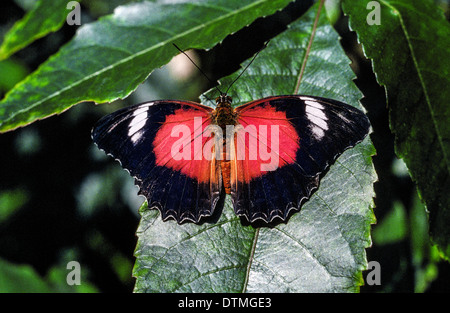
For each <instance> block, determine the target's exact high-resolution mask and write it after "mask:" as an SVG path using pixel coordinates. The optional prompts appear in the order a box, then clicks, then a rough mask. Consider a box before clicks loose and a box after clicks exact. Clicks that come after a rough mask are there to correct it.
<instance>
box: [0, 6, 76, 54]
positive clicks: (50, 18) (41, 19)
mask: <svg viewBox="0 0 450 313" xmlns="http://www.w3.org/2000/svg"><path fill="white" fill-rule="evenodd" d="M67 3H68V1H67V0H40V1H37V2H36V3H35V6H34V8H33V9H32V10H30V11H29V12H28V13H27V14H26V15H25V16H24V18H23V19H21V20H20V21H18V22H16V23H15V24H14V26H13V27H12V28H11V29H10V30H9V31H8V32H7V33H6V35H5V37H4V39H3V42H2V45H1V46H0V60H3V59H6V58H7V57H9V56H10V55H11V54H13V53H14V52H16V51H18V50H20V49H22V48H23V47H26V46H27V45H28V44H30V43H31V42H33V41H34V40H36V39H38V38H41V37H43V36H45V35H47V34H48V33H50V32H54V31H56V30H58V29H59V28H60V27H61V26H62V25H63V23H64V21H65V20H66V16H67V14H68V13H69V12H70V11H69V10H67V8H66V6H67Z"/></svg>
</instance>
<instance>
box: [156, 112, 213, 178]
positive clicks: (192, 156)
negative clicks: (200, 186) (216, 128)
mask: <svg viewBox="0 0 450 313" xmlns="http://www.w3.org/2000/svg"><path fill="white" fill-rule="evenodd" d="M210 124H211V118H210V116H209V115H208V114H207V113H206V112H202V111H199V110H195V109H183V108H182V109H178V110H175V112H174V114H172V115H168V116H167V117H166V121H165V122H164V123H163V124H162V125H161V127H160V128H159V130H158V133H157V134H156V136H155V139H154V140H153V151H154V153H155V158H156V161H155V163H156V165H158V166H165V167H168V168H171V169H173V170H176V171H180V172H181V173H183V174H185V175H187V176H188V177H191V178H195V179H197V181H198V182H209V181H210V180H211V168H210V167H211V160H210V159H209V160H208V156H212V155H213V147H214V145H213V143H214V137H213V135H212V134H211V132H210V131H209V130H207V129H206V128H207V127H208V126H209V125H210ZM208 135H209V136H208ZM208 148H209V149H210V150H209V151H211V153H203V151H205V152H208ZM204 155H206V156H207V157H206V158H205V157H204Z"/></svg>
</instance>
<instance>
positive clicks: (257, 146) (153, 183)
mask: <svg viewBox="0 0 450 313" xmlns="http://www.w3.org/2000/svg"><path fill="white" fill-rule="evenodd" d="M231 103H232V98H231V97H230V96H228V95H227V94H226V93H220V96H219V97H217V99H216V108H215V109H213V108H211V107H208V106H205V105H202V104H199V103H195V102H189V101H177V100H156V101H149V102H145V103H141V104H137V105H134V106H130V107H126V108H123V109H120V110H118V111H116V112H113V113H111V114H109V115H107V116H105V117H103V118H101V119H100V120H99V121H98V122H97V124H96V125H95V126H94V128H93V130H92V138H93V140H94V142H95V143H96V144H97V146H98V147H99V148H100V149H102V150H104V151H105V152H106V153H107V154H110V155H111V156H113V157H114V158H115V159H117V160H118V161H119V162H120V163H121V165H122V167H123V168H125V169H127V170H128V171H129V173H130V174H131V175H132V176H133V177H134V178H135V182H136V184H137V185H138V187H139V189H140V190H139V194H141V195H144V196H145V197H146V199H147V202H148V207H149V208H157V209H158V210H159V211H160V213H161V216H162V219H163V220H164V221H166V220H168V219H175V220H176V221H177V222H178V223H183V222H186V221H190V222H194V223H200V222H201V220H202V219H203V218H206V217H209V216H211V215H212V214H213V213H214V212H215V211H216V210H218V207H219V203H220V201H219V199H222V198H223V197H224V195H225V194H229V195H230V196H231V200H232V203H233V209H234V212H235V213H236V214H237V215H238V216H241V217H244V218H245V219H247V220H248V221H249V222H250V223H253V222H256V221H259V220H260V221H262V222H263V223H272V222H274V221H286V220H287V219H288V217H289V216H290V215H291V214H292V213H294V212H298V211H299V210H300V209H301V207H302V205H303V204H304V203H305V202H306V201H307V200H308V199H309V198H310V197H311V195H312V194H313V193H314V192H315V191H316V190H317V189H318V187H319V181H320V179H321V177H322V176H323V175H325V173H326V172H327V170H328V169H329V167H330V165H332V164H333V163H334V161H335V160H336V159H337V157H338V156H339V155H340V154H342V153H343V152H344V151H345V150H346V149H349V148H352V147H354V146H355V145H356V144H358V143H359V142H361V141H362V140H363V139H364V138H365V137H366V136H367V134H368V133H369V128H370V123H369V120H368V118H367V116H366V115H365V114H364V113H363V112H362V111H360V110H358V109H356V108H354V107H353V106H350V105H348V104H345V103H343V102H340V101H337V100H332V99H326V98H322V97H316V96H306V95H280V96H271V97H267V98H263V99H259V100H255V101H251V102H248V103H246V104H243V105H241V106H239V107H237V108H233V107H232V105H231Z"/></svg>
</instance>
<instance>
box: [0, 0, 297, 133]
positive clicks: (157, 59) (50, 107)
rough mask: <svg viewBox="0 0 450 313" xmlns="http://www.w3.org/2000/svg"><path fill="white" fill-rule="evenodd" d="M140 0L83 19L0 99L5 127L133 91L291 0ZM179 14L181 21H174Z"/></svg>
mask: <svg viewBox="0 0 450 313" xmlns="http://www.w3.org/2000/svg"><path fill="white" fill-rule="evenodd" d="M160 2H161V3H153V2H138V3H133V4H130V5H126V6H120V7H117V8H116V10H115V12H114V14H113V15H111V16H107V17H105V18H102V19H100V20H99V21H98V22H96V23H91V24H86V25H83V26H82V27H80V28H79V29H78V32H77V35H76V36H75V38H74V39H73V40H72V41H71V42H70V43H68V44H67V45H65V46H64V47H62V48H61V50H60V51H59V52H58V53H57V54H55V55H54V56H52V57H51V58H50V59H49V60H48V61H47V62H45V63H44V64H42V65H41V66H40V67H39V69H38V70H36V71H35V72H34V73H33V74H31V75H30V76H28V78H26V79H25V80H24V81H22V82H21V83H19V84H17V85H16V87H15V88H14V89H13V90H11V91H10V92H9V93H8V94H7V95H6V97H5V99H3V101H1V102H0V132H5V131H8V130H12V129H15V128H17V127H20V126H24V125H27V124H29V123H31V122H34V121H36V120H37V119H42V118H45V117H48V116H50V115H53V114H57V113H61V112H63V111H64V110H67V109H68V108H70V107H71V106H72V105H74V104H76V103H78V102H82V101H89V100H92V101H95V102H98V103H101V102H107V101H112V100H116V99H118V98H124V97H126V96H128V95H129V94H130V93H131V92H132V91H133V90H135V89H136V88H137V86H138V85H139V84H140V83H142V82H143V81H144V80H145V78H146V77H147V76H148V75H149V73H151V72H152V71H153V70H154V69H155V68H158V67H160V66H162V65H164V64H166V63H167V62H169V61H170V59H171V58H172V57H173V56H174V55H176V54H177V53H178V51H177V50H176V49H175V48H174V47H173V45H172V43H176V44H178V45H179V46H180V47H181V48H183V49H186V48H188V47H191V48H200V49H208V48H211V47H212V46H214V45H215V44H216V43H217V42H219V41H221V40H222V39H223V38H225V37H226V35H228V34H230V33H232V32H235V31H237V30H239V29H240V28H242V27H244V26H246V25H247V24H249V23H250V22H252V21H253V20H254V19H256V18H258V17H261V16H265V15H269V14H272V13H274V12H275V11H276V10H279V9H281V8H283V7H284V6H286V5H287V4H288V3H289V2H290V0H209V1H199V0H198V1H190V2H185V1H182V2H178V3H177V2H175V3H172V1H168V3H167V4H165V3H164V1H160ZM174 21H177V22H176V23H174Z"/></svg>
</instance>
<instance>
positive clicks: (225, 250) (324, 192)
mask: <svg viewBox="0 0 450 313" xmlns="http://www.w3.org/2000/svg"><path fill="white" fill-rule="evenodd" d="M323 11H324V10H322V14H321V15H320V19H319V20H318V24H317V26H315V24H314V21H315V19H316V17H317V16H316V14H317V12H318V6H317V5H316V6H314V7H313V8H311V10H310V11H308V13H306V14H305V15H304V16H303V17H302V18H300V19H299V20H298V21H296V22H294V23H293V24H292V25H291V27H290V28H289V29H288V30H287V31H286V32H284V33H282V34H281V35H279V36H277V37H276V38H274V39H272V40H271V41H270V43H269V46H268V47H267V48H265V49H264V50H263V51H261V53H260V54H259V55H258V57H257V58H256V60H255V61H254V63H252V65H251V66H250V67H249V68H248V70H247V72H245V74H244V75H243V76H242V77H241V78H240V80H238V81H237V82H236V84H235V85H233V88H232V91H230V94H231V95H232V96H234V102H235V103H236V104H239V103H242V102H245V101H248V100H250V99H256V98H260V97H263V96H268V95H276V94H293V93H296V92H297V90H296V89H297V87H296V86H297V83H298V82H299V79H301V80H300V85H299V92H300V93H303V94H311V95H317V96H325V97H330V98H334V99H338V100H342V101H345V102H347V103H350V104H352V105H354V106H357V107H360V105H359V102H358V100H359V98H361V94H360V92H359V91H358V90H357V88H356V87H355V85H354V84H353V82H352V79H353V78H354V75H353V73H352V71H351V69H350V67H349V60H348V58H347V57H346V56H345V53H344V52H343V50H342V48H341V47H340V45H339V38H338V35H337V34H336V32H335V31H334V30H333V28H332V27H331V26H330V25H329V23H328V20H327V18H326V15H325V13H324V12H323ZM302 68H304V71H303V72H302ZM237 74H238V73H235V74H233V75H231V77H227V78H225V79H223V80H222V84H223V85H225V86H227V85H228V84H229V83H230V82H231V80H232V79H234V78H235V77H236V75H237ZM300 76H301V77H300ZM373 154H374V148H373V145H372V144H371V142H370V139H369V138H368V137H367V138H366V139H365V140H364V141H363V142H362V143H361V144H359V145H357V146H356V147H355V148H353V149H350V150H347V151H346V152H345V153H344V154H343V155H342V156H341V157H340V158H339V159H338V160H337V162H336V163H335V165H333V166H332V167H331V169H330V171H329V172H328V174H327V175H326V176H325V177H324V178H323V179H322V181H321V186H320V188H319V190H318V191H317V192H316V193H315V194H314V195H313V197H312V198H311V199H310V201H309V202H307V203H306V204H305V205H304V206H303V208H302V210H301V211H300V212H299V213H297V214H295V215H293V216H292V217H291V218H290V220H289V221H288V222H287V223H286V224H279V225H277V226H275V227H272V228H268V227H262V228H255V227H253V226H246V225H243V224H242V223H241V220H240V219H239V218H238V217H237V216H236V215H235V214H234V212H233V209H232V206H231V201H230V199H229V198H227V199H226V201H225V207H224V209H223V212H222V216H221V217H220V218H219V220H218V221H217V223H205V224H203V225H194V224H190V223H188V224H182V225H178V224H177V223H176V222H175V221H172V220H170V221H167V222H162V220H161V218H160V216H159V212H158V211H157V210H149V209H148V208H147V206H146V205H145V204H144V205H143V206H142V207H141V210H140V213H141V215H142V219H141V222H140V226H139V228H138V232H137V234H138V237H139V239H138V244H137V247H136V251H135V256H136V258H137V259H136V264H135V267H134V271H133V275H134V276H135V277H136V286H135V291H136V292H301V291H304V292H313V291H316V292H318V291H320V292H342V291H357V290H358V286H359V285H360V284H361V283H362V275H361V272H362V270H363V269H365V268H366V265H367V264H366V263H367V261H366V256H365V248H366V247H368V246H369V245H370V243H371V239H370V224H371V223H373V222H374V215H373V212H372V209H371V207H372V205H373V201H372V197H373V195H374V193H373V182H374V180H375V179H376V175H375V172H374V169H373V165H372V159H371V156H372V155H373Z"/></svg>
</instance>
